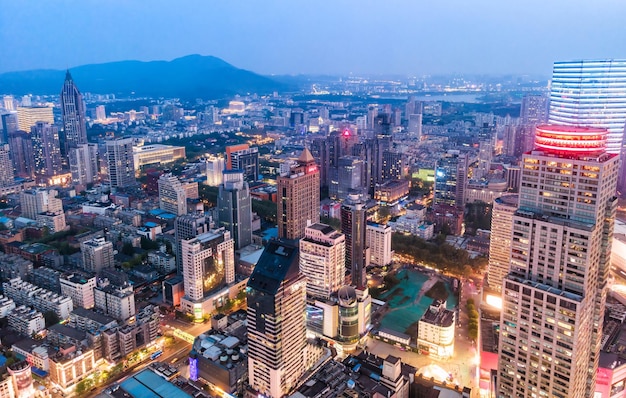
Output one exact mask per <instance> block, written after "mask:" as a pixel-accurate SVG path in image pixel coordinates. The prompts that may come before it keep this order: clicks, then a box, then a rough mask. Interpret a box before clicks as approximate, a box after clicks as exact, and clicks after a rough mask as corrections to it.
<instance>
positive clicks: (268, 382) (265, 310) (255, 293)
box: [247, 241, 307, 398]
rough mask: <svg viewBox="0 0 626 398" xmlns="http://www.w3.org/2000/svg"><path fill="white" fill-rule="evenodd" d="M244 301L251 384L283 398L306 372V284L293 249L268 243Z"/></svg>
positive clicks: (273, 395) (282, 243)
mask: <svg viewBox="0 0 626 398" xmlns="http://www.w3.org/2000/svg"><path fill="white" fill-rule="evenodd" d="M278 264H280V266H276V265H278ZM247 302H248V310H247V311H248V377H249V383H250V386H251V387H252V388H253V389H254V390H255V391H256V392H258V393H259V394H262V395H264V396H266V397H268V398H279V397H282V396H284V395H286V394H288V393H289V392H290V390H291V389H292V388H294V387H295V386H296V385H297V382H298V380H299V379H300V377H301V376H302V375H303V374H304V371H305V370H306V369H305V363H306V359H307V354H306V323H305V318H304V313H305V308H306V281H305V279H304V276H303V275H302V274H301V273H300V272H299V254H298V248H297V247H296V246H293V245H291V244H288V243H285V242H279V241H272V242H270V243H269V245H268V246H267V247H266V248H265V251H264V252H263V254H262V255H261V258H260V259H259V262H258V263H257V265H256V267H255V268H254V271H253V273H252V275H251V276H250V279H249V281H248V295H247Z"/></svg>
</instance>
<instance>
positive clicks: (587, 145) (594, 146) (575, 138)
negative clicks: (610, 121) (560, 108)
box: [535, 125, 608, 154]
mask: <svg viewBox="0 0 626 398" xmlns="http://www.w3.org/2000/svg"><path fill="white" fill-rule="evenodd" d="M607 135H608V132H607V130H606V129H598V128H591V127H572V126H556V125H542V126H537V129H536V130H535V147H537V148H538V149H541V150H544V151H546V152H553V153H562V154H592V153H601V152H604V151H605V148H606V139H607Z"/></svg>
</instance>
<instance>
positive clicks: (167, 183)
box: [158, 173, 187, 216]
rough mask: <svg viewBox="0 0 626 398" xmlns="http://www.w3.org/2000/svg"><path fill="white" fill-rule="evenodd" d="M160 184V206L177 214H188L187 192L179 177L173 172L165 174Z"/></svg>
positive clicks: (160, 178)
mask: <svg viewBox="0 0 626 398" xmlns="http://www.w3.org/2000/svg"><path fill="white" fill-rule="evenodd" d="M158 184H159V208H160V209H161V210H164V211H166V212H168V213H171V214H175V215H177V216H182V215H183V214H187V194H186V192H185V188H184V187H183V185H182V184H181V182H180V181H179V180H178V177H176V176H174V175H172V173H167V174H163V175H162V176H161V177H159V181H158Z"/></svg>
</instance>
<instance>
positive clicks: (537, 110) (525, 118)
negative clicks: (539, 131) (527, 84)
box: [520, 94, 549, 126]
mask: <svg viewBox="0 0 626 398" xmlns="http://www.w3.org/2000/svg"><path fill="white" fill-rule="evenodd" d="M548 100H549V98H548V97H547V96H546V95H532V94H526V95H525V96H524V97H522V107H521V109H520V123H521V124H522V125H526V126H528V125H531V126H537V125H539V124H543V123H546V122H547V121H548V104H549V101H548Z"/></svg>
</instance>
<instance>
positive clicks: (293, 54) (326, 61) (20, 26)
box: [0, 0, 626, 77]
mask: <svg viewBox="0 0 626 398" xmlns="http://www.w3.org/2000/svg"><path fill="white" fill-rule="evenodd" d="M625 14H626V3H625V2H623V1H619V0H599V1H582V0H581V1H567V0H555V1H541V0H527V1H517V2H513V1H495V0H477V1H464V0H450V1H408V0H407V1H389V2H384V1H371V0H365V1H314V2H298V1H295V2H294V1H288V0H269V1H259V2H256V1H253V2H230V1H223V2H218V1H202V0H190V1H181V2H175V3H172V2H171V1H165V0H155V1H150V2H142V1H137V2H134V1H131V2H129V1H124V0H108V1H105V2H101V1H94V0H89V1H79V0H63V1H50V2H49V1H34V0H27V1H6V2H3V4H2V13H0V27H1V28H0V53H2V54H3V56H2V62H0V72H7V71H15V70H26V69H46V68H54V69H65V68H67V67H73V66H78V65H83V64H91V63H101V62H109V61H121V60H129V59H133V60H144V61H146V60H169V59H173V58H176V57H180V56H184V55H188V54H202V55H214V56H217V57H220V58H223V59H224V60H226V61H227V62H230V63H232V64H234V65H236V66H238V67H240V68H244V69H248V70H251V71H254V72H256V73H260V74H348V73H354V74H385V75H390V74H402V75H407V74H417V75H420V74H445V73H466V74H506V73H514V74H536V75H540V76H543V77H548V76H549V74H550V73H551V64H552V62H553V61H554V60H558V59H562V60H566V59H581V58H583V59H597V58H610V57H614V56H615V55H621V54H615V51H616V50H617V51H620V48H623V43H624V42H626V27H625V26H624V24H623V20H622V17H623V15H625ZM622 51H623V50H622Z"/></svg>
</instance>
